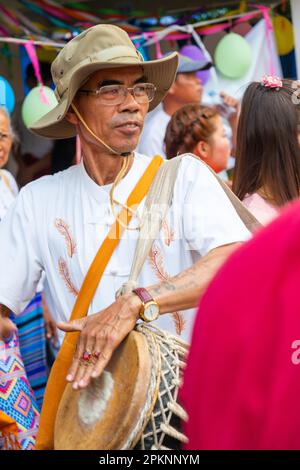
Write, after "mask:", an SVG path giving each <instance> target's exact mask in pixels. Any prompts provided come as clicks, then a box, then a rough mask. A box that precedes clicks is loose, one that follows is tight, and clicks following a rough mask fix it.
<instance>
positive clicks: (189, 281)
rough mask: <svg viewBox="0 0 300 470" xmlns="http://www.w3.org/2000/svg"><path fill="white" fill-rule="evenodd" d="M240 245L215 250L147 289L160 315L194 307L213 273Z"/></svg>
mask: <svg viewBox="0 0 300 470" xmlns="http://www.w3.org/2000/svg"><path fill="white" fill-rule="evenodd" d="M240 245H241V243H232V244H230V245H224V246H221V247H218V248H215V249H214V250H212V251H211V252H209V253H208V254H207V255H206V256H204V257H203V258H201V259H200V260H199V261H197V262H196V263H195V264H194V265H193V266H192V267H190V268H188V269H186V270H185V271H182V272H181V273H179V274H178V275H177V276H175V277H173V278H171V279H170V280H168V281H164V282H162V283H161V284H157V285H154V286H150V287H147V290H148V291H149V292H150V293H151V294H152V296H153V298H154V299H155V300H156V302H157V303H158V305H159V307H160V313H170V312H174V311H175V310H187V309H189V308H193V307H196V306H197V305H198V302H199V299H200V298H201V296H202V295H203V293H204V291H205V290H206V288H207V286H208V284H209V282H210V281H211V279H212V278H213V277H214V275H215V273H216V272H217V271H218V269H219V268H220V267H221V265H222V264H223V263H224V261H225V260H226V259H227V258H228V256H229V255H230V254H231V253H232V252H233V251H234V250H236V248H237V247H239V246H240Z"/></svg>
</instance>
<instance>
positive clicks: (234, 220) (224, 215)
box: [176, 156, 251, 256]
mask: <svg viewBox="0 0 300 470" xmlns="http://www.w3.org/2000/svg"><path fill="white" fill-rule="evenodd" d="M182 167H183V168H182V169H181V171H180V173H179V175H178V176H179V178H178V179H177V181H176V185H180V187H181V188H185V190H184V191H182V193H181V200H182V199H183V200H184V206H183V216H182V220H183V232H184V233H183V236H184V239H185V240H186V243H187V244H188V248H189V249H191V250H195V251H197V252H198V253H200V255H201V256H204V255H206V254H207V253H208V252H209V251H210V250H212V249H214V248H216V247H218V246H222V245H227V244H229V243H235V242H241V241H245V240H248V239H249V238H250V237H251V233H250V232H249V230H248V229H247V227H246V226H245V225H244V223H243V222H242V220H241V219H240V217H239V216H238V214H237V212H236V210H235V209H234V207H233V205H232V203H231V201H230V199H229V198H228V196H227V195H226V194H225V192H224V190H223V189H222V187H221V185H220V184H219V182H218V181H217V179H216V178H215V177H214V175H213V174H212V173H211V171H210V170H209V169H208V168H207V167H206V166H205V165H204V164H203V163H202V162H201V161H200V160H197V159H196V158H194V157H192V156H187V157H184V158H183V161H182Z"/></svg>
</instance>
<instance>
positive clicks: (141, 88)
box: [78, 83, 156, 106]
mask: <svg viewBox="0 0 300 470" xmlns="http://www.w3.org/2000/svg"><path fill="white" fill-rule="evenodd" d="M78 91H79V92H80V93H87V94H91V95H95V96H96V97H97V99H98V100H99V103H101V104H104V105H107V106H115V105H117V104H122V103H124V101H125V100H126V98H127V95H128V93H131V94H132V95H133V97H134V99H135V101H136V102H137V103H139V104H146V103H150V101H152V100H153V98H154V95H155V92H156V87H155V85H153V83H137V84H136V85H134V86H133V87H130V88H128V87H126V86H124V85H105V86H102V87H100V88H98V89H96V90H83V89H81V90H78Z"/></svg>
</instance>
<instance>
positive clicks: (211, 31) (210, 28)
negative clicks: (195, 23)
mask: <svg viewBox="0 0 300 470" xmlns="http://www.w3.org/2000/svg"><path fill="white" fill-rule="evenodd" d="M227 28H230V24H228V22H227V23H221V24H218V25H215V26H208V27H207V28H203V29H202V28H196V30H197V32H198V33H199V34H204V35H205V36H207V35H209V34H215V33H219V32H220V31H224V29H227Z"/></svg>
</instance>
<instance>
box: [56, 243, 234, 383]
mask: <svg viewBox="0 0 300 470" xmlns="http://www.w3.org/2000/svg"><path fill="white" fill-rule="evenodd" d="M239 245H240V243H232V244H230V245H225V246H220V247H218V248H215V249H214V250H212V251H211V252H209V253H208V254H207V255H206V256H204V257H203V258H201V259H200V260H199V261H197V262H196V263H195V264H194V265H193V266H192V267H190V268H189V269H186V270H185V271H182V272H181V273H180V274H178V275H177V276H175V277H173V278H171V279H170V280H169V281H168V282H163V283H161V284H157V285H154V286H150V287H148V288H147V290H149V292H150V293H151V294H152V296H153V297H154V299H155V300H156V302H157V303H158V305H159V307H160V312H161V314H164V313H170V312H173V311H175V310H186V309H189V308H192V307H196V305H197V304H198V301H199V298H200V297H201V296H202V294H203V293H204V291H205V289H206V287H207V286H208V284H209V282H210V280H211V279H212V277H213V276H214V274H215V273H216V272H217V270H218V269H219V267H220V266H221V265H222V264H223V262H224V261H225V260H226V258H227V257H228V256H229V255H230V254H231V253H232V252H233V251H234V250H235V249H236V248H237V247H238V246H239ZM140 308H141V300H140V299H139V297H138V296H137V295H135V294H131V293H130V294H126V295H124V296H122V297H119V298H118V299H117V300H116V301H115V302H114V303H113V304H112V305H110V306H109V307H108V308H106V309H104V310H102V311H101V312H99V313H96V314H94V315H90V316H88V317H85V318H83V319H81V320H75V321H71V322H67V323H59V324H58V327H59V328H60V329H61V330H63V331H66V332H70V331H81V334H80V337H79V340H78V343H77V349H76V353H75V356H74V359H73V363H72V365H71V368H70V370H69V374H68V376H67V380H68V381H69V382H74V384H73V388H74V389H75V390H76V389H78V388H84V387H86V386H87V385H88V384H89V382H90V379H91V377H98V376H99V375H100V374H101V373H102V371H103V369H104V368H105V366H106V365H107V363H108V362H109V360H110V358H111V355H112V353H113V352H114V350H115V349H116V348H117V346H118V345H119V344H120V343H121V341H122V340H123V339H124V338H125V337H126V336H127V334H128V333H129V332H130V331H131V330H132V329H133V328H134V326H135V324H136V321H137V320H138V318H139V311H140ZM85 351H88V352H90V353H93V352H97V353H100V355H99V357H98V358H95V359H94V360H93V361H92V362H90V363H89V367H87V363H86V362H84V361H83V360H82V355H83V353H84V352H85Z"/></svg>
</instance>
